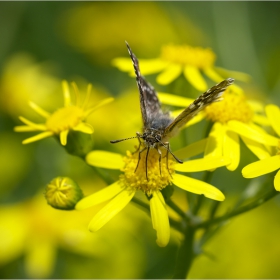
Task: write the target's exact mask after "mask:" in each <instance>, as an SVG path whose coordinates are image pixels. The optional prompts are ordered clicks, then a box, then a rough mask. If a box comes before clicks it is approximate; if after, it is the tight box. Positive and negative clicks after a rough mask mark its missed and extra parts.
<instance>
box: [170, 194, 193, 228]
mask: <svg viewBox="0 0 280 280" xmlns="http://www.w3.org/2000/svg"><path fill="white" fill-rule="evenodd" d="M166 204H167V205H168V206H169V207H170V208H172V209H173V210H174V211H175V212H176V213H177V214H178V215H179V216H180V217H181V218H183V219H184V220H185V221H186V222H187V223H190V222H191V218H190V217H189V216H188V215H187V214H186V213H185V212H184V211H183V210H182V209H181V208H180V207H179V206H178V205H177V204H175V203H174V202H173V201H172V200H171V199H169V200H167V201H166Z"/></svg>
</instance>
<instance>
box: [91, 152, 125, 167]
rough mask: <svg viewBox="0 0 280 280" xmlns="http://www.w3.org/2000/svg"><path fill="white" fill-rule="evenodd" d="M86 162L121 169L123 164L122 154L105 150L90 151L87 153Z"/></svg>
mask: <svg viewBox="0 0 280 280" xmlns="http://www.w3.org/2000/svg"><path fill="white" fill-rule="evenodd" d="M86 162H87V163H88V164H90V165H93V166H96V167H102V168H109V169H121V168H122V167H123V166H124V162H123V156H121V155H120V154H116V153H110V152H106V151H98V150H96V151H92V152H90V153H88V154H87V156H86Z"/></svg>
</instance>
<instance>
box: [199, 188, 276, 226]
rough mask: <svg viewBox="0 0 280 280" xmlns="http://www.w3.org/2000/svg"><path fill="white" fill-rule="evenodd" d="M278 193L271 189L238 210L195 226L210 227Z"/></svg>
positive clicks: (250, 208)
mask: <svg viewBox="0 0 280 280" xmlns="http://www.w3.org/2000/svg"><path fill="white" fill-rule="evenodd" d="M277 194H279V192H277V191H276V190H275V189H272V190H271V191H269V192H267V193H266V194H265V195H264V196H263V197H261V198H259V199H257V200H256V201H253V202H251V203H249V204H247V205H245V206H243V207H240V208H238V209H236V210H233V211H232V212H230V213H228V214H225V215H223V216H221V217H217V218H215V219H212V220H207V221H204V222H201V223H198V224H197V225H196V226H195V228H206V227H209V226H211V225H214V224H217V223H221V222H224V221H226V220H228V219H230V218H232V217H234V216H237V215H240V214H242V213H245V212H248V211H250V210H252V209H254V208H256V207H258V206H260V205H262V204H263V203H265V202H266V201H268V200H270V199H271V198H273V197H275V196H276V195H277Z"/></svg>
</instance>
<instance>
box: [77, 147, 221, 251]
mask: <svg viewBox="0 0 280 280" xmlns="http://www.w3.org/2000/svg"><path fill="white" fill-rule="evenodd" d="M162 152H164V151H162ZM138 156H139V153H133V154H131V153H130V152H127V156H126V157H123V156H122V155H120V154H116V153H110V152H105V151H92V152H90V153H89V154H88V155H87V157H86V161H87V162H88V164H90V165H93V166H96V167H102V168H108V169H119V170H121V171H122V174H121V175H120V177H119V180H118V181H116V182H115V183H113V184H112V185H110V186H108V187H106V188H105V189H102V190H100V191H98V192H97V193H94V194H92V195H89V196H87V197H85V198H83V199H82V200H80V201H79V202H78V203H77V204H76V209H78V210H82V209H85V208H88V207H91V206H93V205H96V204H99V203H102V202H105V201H107V200H110V202H109V203H108V204H107V205H106V206H105V207H103V208H102V209H101V210H100V211H99V212H98V213H97V214H96V215H95V216H94V217H93V219H92V220H91V222H90V224H89V230H90V231H93V232H95V231H97V230H98V229H100V228H101V227H102V226H104V225H105V224H106V223H107V222H108V221H109V220H110V219H112V218H113V217H114V216H115V215H116V214H117V213H118V212H120V211H121V210H122V209H123V208H124V207H125V206H126V205H127V204H128V203H129V202H130V200H131V199H132V198H133V196H134V195H135V193H136V192H137V191H142V192H143V193H144V194H146V196H147V197H148V198H149V200H150V209H151V218H152V224H153V228H154V229H155V230H156V231H157V244H158V245H159V246H161V247H164V246H166V245H167V244H168V242H169V238H170V226H169V219H168V213H167V208H166V204H165V200H164V198H163V195H162V193H161V190H162V189H164V188H165V187H167V186H168V185H171V184H172V183H173V184H174V185H176V186H178V187H179V188H182V189H184V190H186V191H190V192H193V193H196V194H203V195H205V196H206V197H208V198H211V199H215V200H218V201H223V200H224V198H225V197H224V195H223V193H222V192H221V191H220V190H218V189H217V188H215V187H213V186H212V185H210V184H208V183H205V182H202V181H199V180H196V179H193V178H190V177H186V176H184V175H181V174H177V173H175V170H178V171H181V172H195V171H202V170H207V169H211V168H216V167H220V166H223V165H225V164H226V162H225V161H224V159H222V158H216V159H211V160H205V159H202V160H199V159H198V160H193V161H188V162H186V163H184V164H177V163H176V162H175V161H174V159H173V158H170V155H169V157H167V154H166V155H165V157H164V156H163V160H162V162H161V163H160V162H159V154H158V151H157V150H156V149H151V150H150V152H149V156H148V157H147V161H146V154H145V153H144V152H142V153H141V160H140V162H139V164H138ZM146 164H147V165H146ZM146 166H147V169H146ZM146 170H147V174H146ZM147 178H148V179H147Z"/></svg>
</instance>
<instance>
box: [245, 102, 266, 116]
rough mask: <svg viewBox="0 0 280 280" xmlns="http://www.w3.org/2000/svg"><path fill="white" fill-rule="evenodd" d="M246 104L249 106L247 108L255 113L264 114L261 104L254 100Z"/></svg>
mask: <svg viewBox="0 0 280 280" xmlns="http://www.w3.org/2000/svg"><path fill="white" fill-rule="evenodd" d="M246 102H247V103H248V104H249V106H250V107H251V108H252V110H253V111H254V112H255V113H264V105H263V103H261V102H259V101H256V100H247V101H246Z"/></svg>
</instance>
